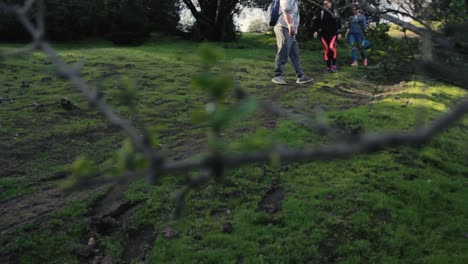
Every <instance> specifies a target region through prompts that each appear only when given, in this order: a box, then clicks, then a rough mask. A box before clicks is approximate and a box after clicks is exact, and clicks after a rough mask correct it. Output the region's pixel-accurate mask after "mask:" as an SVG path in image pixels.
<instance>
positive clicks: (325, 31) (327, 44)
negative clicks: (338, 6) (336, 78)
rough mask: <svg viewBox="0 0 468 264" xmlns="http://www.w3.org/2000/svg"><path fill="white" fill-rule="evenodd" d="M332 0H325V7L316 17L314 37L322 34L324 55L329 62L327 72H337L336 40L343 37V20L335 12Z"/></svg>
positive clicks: (327, 62)
mask: <svg viewBox="0 0 468 264" xmlns="http://www.w3.org/2000/svg"><path fill="white" fill-rule="evenodd" d="M332 5H333V2H332V0H325V1H323V9H322V10H321V11H320V13H319V14H318V15H317V16H316V17H315V21H314V27H313V28H314V29H313V31H314V38H317V37H318V36H320V40H321V41H322V45H323V55H324V59H325V62H326V64H327V68H326V70H325V71H326V72H330V73H332V72H336V71H337V67H336V58H337V55H338V52H337V49H336V42H337V40H338V39H341V21H340V18H339V16H338V14H337V13H334V12H333V9H332Z"/></svg>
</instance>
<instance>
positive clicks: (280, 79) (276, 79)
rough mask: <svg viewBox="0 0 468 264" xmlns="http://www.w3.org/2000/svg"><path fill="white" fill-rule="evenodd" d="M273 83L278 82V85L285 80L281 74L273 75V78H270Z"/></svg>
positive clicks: (284, 82) (283, 83) (282, 83)
mask: <svg viewBox="0 0 468 264" xmlns="http://www.w3.org/2000/svg"><path fill="white" fill-rule="evenodd" d="M271 81H272V82H273V83H276V84H279V85H285V84H286V81H285V80H284V77H283V76H281V75H280V76H275V77H273V79H271Z"/></svg>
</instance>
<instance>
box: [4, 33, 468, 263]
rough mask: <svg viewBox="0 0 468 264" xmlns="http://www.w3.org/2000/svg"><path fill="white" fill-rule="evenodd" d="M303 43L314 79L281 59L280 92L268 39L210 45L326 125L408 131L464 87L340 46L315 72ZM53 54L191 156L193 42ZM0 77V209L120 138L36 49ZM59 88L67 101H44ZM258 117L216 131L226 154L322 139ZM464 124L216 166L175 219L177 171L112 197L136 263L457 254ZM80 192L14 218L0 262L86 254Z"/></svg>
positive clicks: (101, 157) (252, 82)
mask: <svg viewBox="0 0 468 264" xmlns="http://www.w3.org/2000/svg"><path fill="white" fill-rule="evenodd" d="M316 42H317V41H315V42H311V41H309V42H305V43H301V48H302V58H303V66H304V70H305V72H306V74H308V75H311V76H313V77H314V79H315V81H314V82H313V84H311V85H308V86H297V85H296V84H294V80H295V77H294V74H293V69H292V67H291V66H290V64H288V65H287V67H286V79H287V81H288V82H289V83H290V84H288V85H287V86H284V87H279V86H274V85H273V84H271V82H270V79H271V74H272V68H273V61H274V56H275V46H274V45H275V42H274V38H273V36H271V35H270V36H262V35H255V34H246V35H245V36H244V38H243V39H242V40H241V41H240V42H236V43H226V44H219V46H221V47H222V48H223V49H224V53H225V60H224V63H223V64H224V65H225V66H226V67H228V68H229V69H231V71H232V72H233V75H234V77H235V79H237V80H238V81H239V83H240V84H241V85H242V87H244V88H245V89H246V90H247V91H248V92H249V93H251V94H252V95H254V96H255V97H258V98H263V99H268V100H272V101H275V102H276V103H278V104H280V105H282V106H283V107H285V108H288V109H290V110H292V111H296V112H300V113H303V114H305V115H307V116H312V115H313V113H314V108H315V106H316V105H317V104H319V105H321V106H322V108H324V109H325V110H326V111H327V112H326V118H327V119H328V120H329V121H330V123H332V124H342V125H343V128H342V129H343V132H344V133H352V132H353V131H365V132H370V133H379V132H381V131H388V130H398V129H403V130H408V129H411V128H412V127H414V126H418V125H420V124H421V123H426V122H429V121H430V120H433V119H434V118H435V117H437V116H438V115H440V114H441V113H442V112H443V111H447V110H449V109H450V108H451V107H453V106H454V105H455V104H456V103H457V102H458V101H460V99H461V98H462V97H466V96H467V92H466V90H463V89H460V88H458V87H454V86H450V85H446V84H443V83H440V82H437V81H434V80H432V79H427V78H423V77H417V78H412V79H405V80H403V79H395V78H392V79H391V80H388V79H386V80H383V79H382V78H383V77H385V76H384V75H385V73H384V72H383V71H382V69H381V68H375V69H372V68H371V69H356V68H351V67H348V66H347V64H348V60H349V54H348V50H347V47H345V45H343V44H341V46H340V50H339V52H340V53H339V54H340V55H339V65H340V66H341V67H340V71H339V72H338V73H336V74H324V73H322V72H321V70H322V68H323V65H324V63H323V61H322V52H321V50H320V49H319V48H317V47H320V46H317V43H316ZM18 46H19V45H6V44H2V45H0V48H1V49H11V48H16V47H18ZM56 48H57V49H58V51H59V52H60V54H61V55H62V56H63V57H64V58H65V59H66V60H67V61H68V62H74V61H79V60H83V61H84V67H83V70H82V73H83V78H84V79H86V80H87V81H88V82H89V83H90V84H91V85H92V86H99V87H101V88H102V89H103V92H104V95H105V98H106V100H107V101H108V102H109V103H110V104H111V105H112V106H114V107H115V109H116V110H117V111H118V112H119V113H121V114H122V115H123V116H125V117H127V118H129V119H131V120H142V121H143V122H144V123H145V124H147V126H148V127H149V129H150V131H152V132H153V133H154V137H155V138H156V139H157V142H158V148H159V149H161V151H162V152H163V153H165V154H166V155H167V156H168V157H171V158H184V157H188V156H190V155H198V154H199V153H200V152H204V151H206V149H207V146H206V125H204V124H197V123H194V122H192V114H193V111H195V110H199V109H203V108H204V104H205V103H206V102H207V101H208V98H206V96H205V94H204V93H203V92H202V91H200V90H196V89H193V88H192V86H191V82H192V77H193V76H195V75H197V74H198V73H200V72H201V68H200V65H199V58H198V57H197V56H196V53H197V50H198V44H196V43H191V42H187V41H183V40H179V39H164V38H160V39H156V40H153V41H152V42H150V43H147V44H145V45H144V46H141V47H113V46H112V45H109V44H108V43H105V42H85V43H80V44H66V45H65V44H59V45H57V46H56ZM372 52H374V53H372ZM372 52H371V53H370V56H371V57H370V60H371V61H372V60H373V57H372V55H375V58H376V59H377V57H378V58H379V59H380V58H382V57H385V56H387V55H388V54H385V53H381V52H379V51H372ZM376 59H375V60H376ZM382 76H383V77H382ZM127 78H128V79H130V80H131V82H134V83H135V84H134V87H136V89H137V92H138V93H137V96H136V100H135V102H136V104H135V109H136V110H137V111H136V112H134V111H132V109H131V108H129V107H128V106H127V104H126V101H125V100H123V99H122V90H124V87H125V85H123V84H122V83H123V82H125V80H126V79H127ZM23 83H25V84H23ZM0 85H1V86H0V97H1V98H3V99H5V100H2V103H1V104H0V110H1V111H0V149H1V151H0V190H1V191H0V201H2V204H6V203H8V201H12V200H11V199H15V198H16V199H18V198H21V197H22V196H30V195H32V196H34V195H39V194H41V193H42V192H43V191H44V190H47V189H48V188H51V187H52V186H55V185H56V184H57V183H58V182H59V181H57V180H52V178H53V176H54V175H56V174H57V173H62V172H67V171H68V169H67V168H68V166H69V165H70V164H71V163H72V162H73V161H74V160H75V159H76V158H77V157H78V156H85V157H87V158H89V159H92V160H95V161H96V162H97V163H98V164H99V163H102V162H104V161H106V160H107V159H108V158H110V157H111V156H112V153H113V152H114V151H116V150H118V149H119V148H120V147H121V144H122V140H123V139H124V135H123V134H122V133H121V132H119V130H118V129H117V128H115V127H113V126H111V125H110V124H109V123H108V122H107V121H106V120H105V119H104V118H103V117H102V116H101V115H100V114H99V113H97V112H96V110H95V109H93V108H92V107H90V106H89V105H88V104H87V102H86V100H85V99H84V97H83V96H82V95H81V94H80V93H79V92H78V91H77V90H76V89H75V88H74V87H73V86H72V85H71V84H69V83H68V82H66V81H65V80H61V79H59V78H58V77H57V76H56V75H54V67H53V66H52V65H49V64H48V62H47V59H45V57H44V56H43V55H41V54H36V53H35V54H32V55H30V56H24V57H20V58H11V59H8V60H5V61H0ZM65 96H66V97H68V98H69V99H70V100H71V101H72V102H73V103H75V104H76V105H77V106H78V107H79V110H77V111H71V112H70V111H66V110H64V109H62V108H60V107H58V106H57V105H58V103H59V100H60V98H62V97H65ZM229 101H233V99H231V97H230V98H229ZM34 103H38V104H43V105H44V106H42V107H35V106H34V105H33V104H34ZM271 119H272V118H271V117H268V116H267V115H265V114H264V113H260V112H256V113H255V114H254V116H249V117H246V118H243V119H240V120H238V121H237V122H236V123H234V124H232V125H231V126H230V127H229V128H227V129H224V130H223V131H222V134H223V136H222V141H223V142H224V143H225V145H226V146H227V147H228V148H230V150H231V151H233V152H237V151H240V150H245V149H252V148H268V144H269V143H270V142H282V143H283V144H285V145H289V146H308V145H310V146H314V145H320V144H324V143H327V142H330V141H331V139H330V138H328V137H324V136H318V135H316V134H314V133H313V132H312V131H310V130H309V129H306V128H304V127H301V126H298V125H297V124H295V123H293V122H291V121H288V120H284V119H279V120H274V121H272V120H271ZM271 122H273V123H274V126H271ZM467 127H468V119H467V118H464V119H463V120H462V121H460V122H458V123H457V124H456V125H455V126H453V127H451V128H449V129H448V130H447V131H445V132H443V133H441V134H440V135H438V136H437V137H436V138H435V139H434V140H433V141H432V142H431V143H429V144H427V145H425V146H423V147H420V148H416V149H413V148H407V147H399V148H387V149H385V150H384V151H381V152H378V153H376V154H367V155H358V156H355V157H353V158H351V159H347V160H333V161H316V162H310V163H305V164H300V163H291V164H275V163H273V164H267V165H256V166H254V165H250V166H245V167H242V168H238V169H234V170H230V171H228V172H227V173H226V175H225V178H224V181H223V182H222V183H220V184H216V183H210V184H209V185H208V186H206V187H204V188H202V189H199V190H195V191H192V192H191V193H190V194H189V195H188V196H187V197H186V204H185V207H184V211H183V215H182V217H181V218H180V219H175V220H170V219H168V216H169V215H170V214H171V212H172V210H173V208H174V202H173V200H172V199H171V197H172V194H173V192H174V191H176V190H178V189H180V188H181V186H182V184H183V182H184V177H185V176H186V175H183V174H178V175H168V176H167V177H165V178H163V179H162V180H161V181H160V182H159V184H158V185H156V186H151V187H148V186H147V184H146V182H145V181H143V180H138V181H136V182H134V183H133V184H132V185H131V186H130V187H129V189H128V190H127V191H126V192H125V194H126V197H127V198H128V199H130V200H133V201H143V203H142V205H141V206H140V207H138V209H137V210H136V211H135V212H134V217H133V219H132V224H133V225H135V226H143V225H146V224H152V225H154V226H155V228H156V230H157V232H158V235H157V238H156V241H155V246H154V248H153V249H152V250H151V251H150V252H149V257H150V261H151V262H152V263H233V262H236V261H240V260H243V261H244V263H400V262H401V263H466V262H467V261H468V253H467V252H468V242H467V238H466V232H467V230H466V227H467V226H468V220H467V219H468V209H467V208H468V206H467V202H466V201H468V192H467V187H468V185H467V182H466V175H468V162H467V161H468V151H467V149H468V133H467ZM197 175H198V174H196V173H193V176H197ZM278 186H280V188H281V189H282V190H283V191H284V195H285V198H284V200H283V201H282V205H281V208H282V209H281V210H280V211H279V212H277V213H274V214H271V213H267V212H264V211H262V210H259V209H258V208H259V203H260V202H261V201H262V199H263V197H264V196H265V195H266V194H267V193H268V191H269V190H271V189H274V188H276V187H278ZM96 195H98V194H95V195H92V198H89V199H86V200H85V202H83V203H80V201H81V200H78V201H75V202H72V203H70V204H69V205H68V206H66V207H64V208H62V209H60V210H58V211H56V212H54V213H52V214H51V215H50V216H49V217H48V218H47V220H46V221H44V222H42V223H40V225H39V226H37V227H36V226H35V225H26V226H23V227H21V228H19V229H18V230H16V231H15V232H13V233H9V234H8V235H5V236H3V237H2V238H1V239H0V246H1V247H0V260H2V258H5V259H6V260H9V261H11V262H20V263H44V262H52V263H80V262H84V261H87V258H86V256H85V255H86V254H84V253H83V252H86V250H87V249H86V247H87V246H86V243H87V241H88V239H89V236H90V230H88V227H87V225H88V223H89V221H90V219H89V216H88V215H87V212H88V211H89V207H90V206H91V204H92V200H94V199H97V198H96V197H97V196H96ZM90 199H91V201H90ZM18 213H21V211H18ZM225 223H230V224H232V227H233V228H232V232H226V231H223V224H225ZM165 226H171V228H173V229H174V230H176V231H177V233H178V234H177V236H175V237H174V238H171V239H168V238H165V237H164V236H163V235H162V234H161V231H162V230H163V228H164V227H165ZM96 239H97V241H98V247H99V248H100V250H101V252H102V254H103V256H105V255H109V256H112V257H113V258H114V259H119V258H120V257H121V256H122V254H123V252H124V249H125V244H126V240H127V234H126V233H125V230H120V231H116V232H114V233H112V234H110V235H99V236H97V237H96ZM6 256H9V257H11V258H10V259H7V258H6Z"/></svg>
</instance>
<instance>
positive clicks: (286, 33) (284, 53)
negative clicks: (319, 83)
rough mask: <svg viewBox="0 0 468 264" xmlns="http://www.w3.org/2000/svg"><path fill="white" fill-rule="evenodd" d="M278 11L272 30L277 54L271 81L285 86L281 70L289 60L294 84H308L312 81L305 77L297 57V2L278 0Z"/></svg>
mask: <svg viewBox="0 0 468 264" xmlns="http://www.w3.org/2000/svg"><path fill="white" fill-rule="evenodd" d="M280 9H281V11H280V12H281V15H280V17H279V18H278V22H277V23H276V25H275V28H274V31H275V35H276V44H277V46H278V52H277V54H276V59H275V77H273V79H272V80H271V81H272V82H273V83H276V84H280V85H285V84H286V81H285V80H284V76H283V69H284V65H285V64H286V62H287V61H288V58H289V59H291V62H292V64H293V66H294V70H295V71H296V76H297V80H296V83H299V84H305V83H309V82H311V81H312V80H313V79H312V78H309V77H307V76H306V75H305V74H304V72H303V71H302V66H301V59H300V57H299V44H298V43H297V40H296V34H297V29H298V28H299V21H300V16H299V1H298V0H280Z"/></svg>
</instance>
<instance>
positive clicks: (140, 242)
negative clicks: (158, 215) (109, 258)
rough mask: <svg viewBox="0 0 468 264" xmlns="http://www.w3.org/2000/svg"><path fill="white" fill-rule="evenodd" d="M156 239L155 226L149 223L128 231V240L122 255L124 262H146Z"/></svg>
mask: <svg viewBox="0 0 468 264" xmlns="http://www.w3.org/2000/svg"><path fill="white" fill-rule="evenodd" d="M155 239H156V231H155V229H154V226H152V225H147V226H143V227H141V228H139V229H134V230H130V231H129V232H128V240H127V244H126V246H125V250H124V252H123V255H122V262H123V263H135V262H140V261H141V262H143V263H145V262H146V261H147V259H148V257H149V254H150V253H151V249H152V248H153V246H154V241H155Z"/></svg>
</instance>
